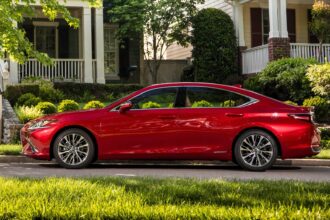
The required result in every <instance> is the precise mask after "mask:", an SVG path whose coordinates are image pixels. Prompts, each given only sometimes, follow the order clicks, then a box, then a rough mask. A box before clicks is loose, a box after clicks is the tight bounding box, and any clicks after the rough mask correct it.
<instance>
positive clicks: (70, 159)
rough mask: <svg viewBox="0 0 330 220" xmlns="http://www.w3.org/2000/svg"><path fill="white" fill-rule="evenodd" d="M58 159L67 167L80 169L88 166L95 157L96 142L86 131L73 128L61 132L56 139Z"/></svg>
mask: <svg viewBox="0 0 330 220" xmlns="http://www.w3.org/2000/svg"><path fill="white" fill-rule="evenodd" d="M53 153H54V157H55V159H56V161H57V162H58V163H59V164H60V165H61V166H62V167H65V168H69V169H78V168H84V167H86V166H88V165H89V164H90V163H91V162H92V161H93V158H94V154H95V146H94V143H93V141H92V139H91V137H90V136H89V134H87V133H86V132H85V131H83V130H81V129H77V128H72V129H68V130H65V131H63V132H62V133H60V134H59V135H58V136H57V138H56V139H55V141H54V147H53Z"/></svg>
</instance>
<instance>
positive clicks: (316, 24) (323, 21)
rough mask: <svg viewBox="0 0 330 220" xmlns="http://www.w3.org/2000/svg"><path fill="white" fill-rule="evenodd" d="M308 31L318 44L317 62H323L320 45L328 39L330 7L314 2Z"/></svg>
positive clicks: (320, 2) (329, 32)
mask: <svg viewBox="0 0 330 220" xmlns="http://www.w3.org/2000/svg"><path fill="white" fill-rule="evenodd" d="M310 29H311V31H312V32H313V33H314V34H315V35H316V36H317V38H318V40H319V42H320V48H319V52H318V60H319V61H323V60H324V57H323V55H322V54H323V52H322V45H323V43H324V42H326V41H329V39H330V5H329V4H328V3H326V2H325V1H324V0H315V2H314V4H313V9H312V21H311V23H310Z"/></svg>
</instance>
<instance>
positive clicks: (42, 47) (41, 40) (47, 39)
mask: <svg viewBox="0 0 330 220" xmlns="http://www.w3.org/2000/svg"><path fill="white" fill-rule="evenodd" d="M56 28H57V27H55V26H36V27H35V47H36V49H37V50H38V51H40V52H43V53H46V54H48V56H49V57H52V58H56V57H57V50H56V49H57V48H56V39H57V37H56Z"/></svg>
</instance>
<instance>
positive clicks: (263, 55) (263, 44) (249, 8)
mask: <svg viewBox="0 0 330 220" xmlns="http://www.w3.org/2000/svg"><path fill="white" fill-rule="evenodd" d="M313 3H314V0H206V1H205V4H203V5H201V6H200V8H206V7H213V8H218V9H221V10H223V11H225V12H226V13H228V14H229V15H230V16H231V18H232V19H233V22H234V25H235V29H236V36H237V40H238V45H239V48H240V51H241V56H242V72H243V74H251V73H258V72H260V71H261V70H263V69H264V68H265V66H266V65H267V63H268V62H269V61H271V60H275V59H278V58H281V57H288V56H291V57H302V58H310V57H315V56H316V54H317V51H318V47H319V45H318V44H317V42H318V40H317V38H316V37H315V36H314V35H313V34H312V33H311V31H310V30H309V22H310V21H311V9H312V5H313ZM219 28H220V27H219ZM323 47H324V48H323V50H322V51H323V54H322V57H330V45H327V44H325V45H324V46H323ZM191 49H192V47H191V46H190V47H188V48H182V47H180V46H178V45H172V46H171V47H170V48H169V49H168V51H167V54H166V58H167V59H187V58H189V57H191Z"/></svg>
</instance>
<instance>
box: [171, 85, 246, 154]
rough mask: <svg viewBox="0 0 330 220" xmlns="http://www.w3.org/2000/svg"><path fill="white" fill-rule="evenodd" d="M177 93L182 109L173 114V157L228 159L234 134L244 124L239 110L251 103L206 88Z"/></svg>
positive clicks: (242, 110)
mask: <svg viewBox="0 0 330 220" xmlns="http://www.w3.org/2000/svg"><path fill="white" fill-rule="evenodd" d="M180 91H181V97H183V98H184V100H183V101H182V100H181V103H184V107H181V108H177V111H176V127H177V129H178V132H176V136H175V139H176V143H177V146H178V149H177V151H176V157H178V158H180V159H221V158H224V159H225V158H227V157H228V153H229V152H230V148H231V144H232V141H233V138H234V134H235V132H236V131H237V130H238V129H239V128H240V127H241V125H242V124H244V123H245V120H246V119H245V118H244V107H241V106H243V105H244V104H245V103H248V102H249V101H250V99H249V98H248V97H244V96H242V95H239V94H236V93H232V92H230V91H226V90H221V89H217V88H209V87H199V86H189V87H183V88H181V89H180ZM182 93H183V94H182Z"/></svg>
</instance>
